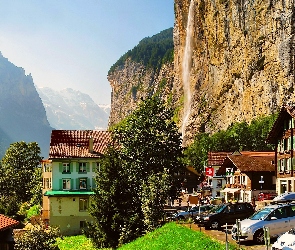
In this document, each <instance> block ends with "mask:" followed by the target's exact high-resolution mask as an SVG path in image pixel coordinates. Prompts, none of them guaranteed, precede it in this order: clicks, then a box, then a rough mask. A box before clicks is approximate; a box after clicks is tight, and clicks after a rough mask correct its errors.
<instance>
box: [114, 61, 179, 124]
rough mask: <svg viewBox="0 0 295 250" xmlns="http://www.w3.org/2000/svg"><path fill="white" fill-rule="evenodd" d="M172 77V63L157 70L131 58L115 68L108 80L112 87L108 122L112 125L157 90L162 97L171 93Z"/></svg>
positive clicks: (166, 96)
mask: <svg viewBox="0 0 295 250" xmlns="http://www.w3.org/2000/svg"><path fill="white" fill-rule="evenodd" d="M173 79H174V66H173V63H168V64H164V65H163V66H162V67H161V69H160V70H159V71H156V70H152V69H147V68H146V67H145V66H143V65H142V64H141V63H136V62H134V61H132V60H131V59H128V60H126V61H125V64H124V66H123V67H119V68H117V69H116V70H115V71H114V72H113V73H112V74H111V75H109V76H108V80H109V82H110V84H111V87H112V100H111V105H112V106H111V113H110V118H109V124H110V125H114V124H116V123H118V122H120V121H121V120H122V119H123V118H125V117H126V116H127V115H128V114H130V113H131V112H132V111H133V110H134V109H135V108H136V107H137V105H138V103H139V102H140V101H141V99H145V98H147V97H149V96H151V95H153V94H155V93H156V92H157V91H159V92H160V93H161V96H162V98H164V99H167V98H168V97H169V96H170V95H171V90H172V86H173Z"/></svg>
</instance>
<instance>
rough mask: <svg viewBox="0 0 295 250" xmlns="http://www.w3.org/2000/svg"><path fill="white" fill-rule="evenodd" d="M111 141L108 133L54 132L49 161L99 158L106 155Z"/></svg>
mask: <svg viewBox="0 0 295 250" xmlns="http://www.w3.org/2000/svg"><path fill="white" fill-rule="evenodd" d="M91 141H93V143H92V142H91ZM110 141H111V136H110V132H108V131H98V130H52V132H51V140H50V149H49V159H54V158H80V157H99V156H100V155H102V154H104V153H105V150H106V149H107V147H108V145H109V143H110ZM91 145H93V146H91ZM91 148H92V150H91Z"/></svg>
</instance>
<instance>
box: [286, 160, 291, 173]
mask: <svg viewBox="0 0 295 250" xmlns="http://www.w3.org/2000/svg"><path fill="white" fill-rule="evenodd" d="M286 170H287V171H290V170H291V158H288V159H286Z"/></svg>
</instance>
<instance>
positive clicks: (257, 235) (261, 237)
mask: <svg viewBox="0 0 295 250" xmlns="http://www.w3.org/2000/svg"><path fill="white" fill-rule="evenodd" d="M253 239H254V241H255V242H256V243H257V244H263V243H264V233H263V231H262V229H260V230H258V231H257V232H255V234H254V236H253Z"/></svg>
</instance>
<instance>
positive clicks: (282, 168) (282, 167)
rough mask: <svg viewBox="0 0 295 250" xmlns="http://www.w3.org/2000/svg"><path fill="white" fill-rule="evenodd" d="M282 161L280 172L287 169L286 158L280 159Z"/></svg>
mask: <svg viewBox="0 0 295 250" xmlns="http://www.w3.org/2000/svg"><path fill="white" fill-rule="evenodd" d="M279 162H280V172H283V171H284V170H285V164H284V163H285V160H284V159H281V160H279Z"/></svg>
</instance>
